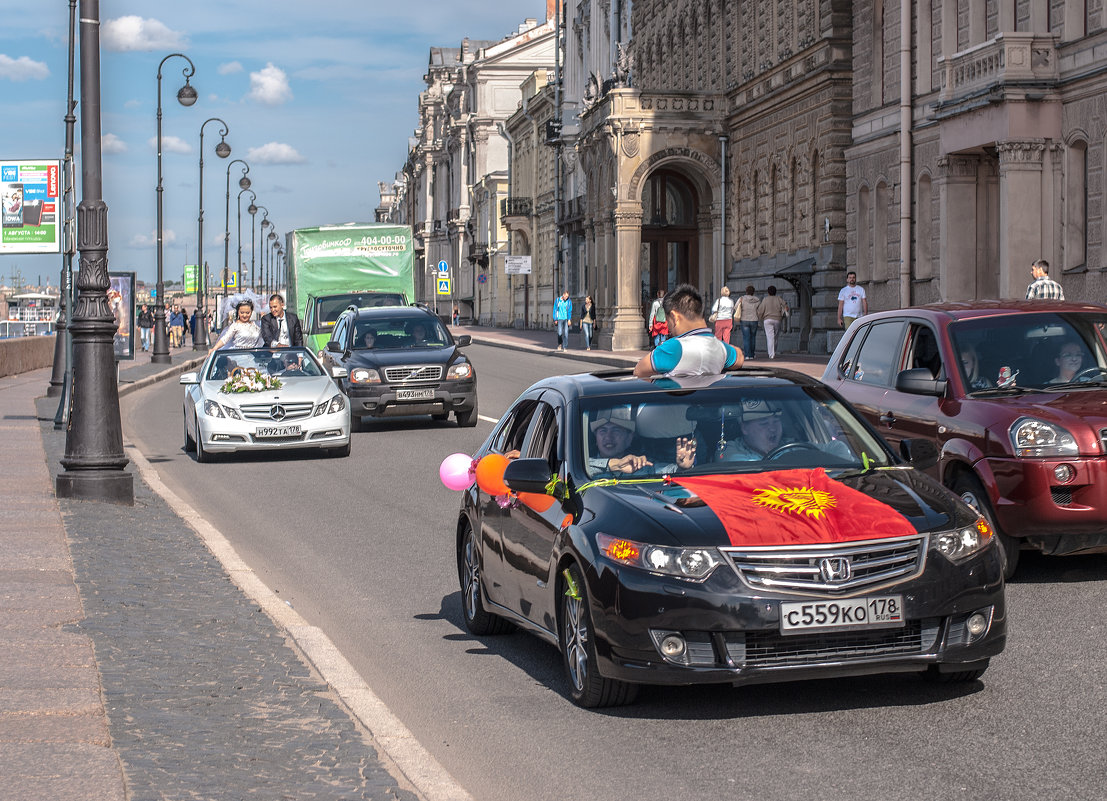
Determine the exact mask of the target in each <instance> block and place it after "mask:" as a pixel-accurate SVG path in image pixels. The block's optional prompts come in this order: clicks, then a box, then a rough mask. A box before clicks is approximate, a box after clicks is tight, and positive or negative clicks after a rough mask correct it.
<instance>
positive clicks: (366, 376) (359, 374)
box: [350, 367, 381, 384]
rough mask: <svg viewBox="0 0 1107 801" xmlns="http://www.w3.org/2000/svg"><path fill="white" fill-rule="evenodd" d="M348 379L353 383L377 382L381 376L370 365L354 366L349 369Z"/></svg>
mask: <svg viewBox="0 0 1107 801" xmlns="http://www.w3.org/2000/svg"><path fill="white" fill-rule="evenodd" d="M350 381H351V382H352V383H354V384H379V383H380V382H381V377H380V373H378V372H377V371H376V370H374V369H372V368H371V367H355V368H354V369H353V370H351V371H350Z"/></svg>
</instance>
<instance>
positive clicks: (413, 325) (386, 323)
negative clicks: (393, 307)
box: [353, 315, 451, 350]
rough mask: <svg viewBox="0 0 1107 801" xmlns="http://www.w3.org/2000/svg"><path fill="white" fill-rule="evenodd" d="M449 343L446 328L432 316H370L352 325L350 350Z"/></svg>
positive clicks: (417, 346)
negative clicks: (351, 345)
mask: <svg viewBox="0 0 1107 801" xmlns="http://www.w3.org/2000/svg"><path fill="white" fill-rule="evenodd" d="M450 342H451V340H450V335H449V333H448V332H447V331H446V327H445V326H443V325H442V323H441V322H439V321H438V320H437V319H436V318H434V317H428V316H421V317H410V316H399V315H397V316H396V317H374V318H373V319H372V320H359V321H358V323H357V326H356V327H355V328H354V341H353V348H354V350H369V349H373V350H405V349H408V348H444V347H446V346H447V345H449V344H450Z"/></svg>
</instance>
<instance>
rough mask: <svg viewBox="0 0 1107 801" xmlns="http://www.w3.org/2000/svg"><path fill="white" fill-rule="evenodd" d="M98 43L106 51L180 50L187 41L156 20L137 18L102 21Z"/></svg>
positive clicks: (128, 17) (129, 17) (127, 17)
mask: <svg viewBox="0 0 1107 801" xmlns="http://www.w3.org/2000/svg"><path fill="white" fill-rule="evenodd" d="M100 42H101V44H102V45H103V46H104V48H105V49H106V50H118V51H123V52H126V51H130V50H173V49H177V48H182V47H184V46H185V45H186V44H187V39H186V38H185V37H184V36H183V35H182V34H180V33H177V32H176V31H173V30H170V29H169V28H168V27H167V26H166V25H165V24H164V23H162V22H159V21H158V20H156V19H143V18H142V17H139V16H134V15H131V16H126V17H119V18H118V19H109V20H104V23H103V25H101V26H100Z"/></svg>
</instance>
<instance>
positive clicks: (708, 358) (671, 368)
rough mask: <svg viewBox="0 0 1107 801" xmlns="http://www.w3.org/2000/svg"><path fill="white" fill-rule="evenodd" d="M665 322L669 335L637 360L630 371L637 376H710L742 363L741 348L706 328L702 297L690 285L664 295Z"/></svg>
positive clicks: (733, 368)
mask: <svg viewBox="0 0 1107 801" xmlns="http://www.w3.org/2000/svg"><path fill="white" fill-rule="evenodd" d="M665 321H666V322H667V323H668V325H669V332H670V334H672V336H671V337H670V338H669V339H666V340H665V341H664V342H662V343H661V344H660V345H658V346H657V347H656V348H654V349H653V351H651V352H650V353H647V354H646V355H645V356H643V357H642V358H641V359H640V360H639V361H638V364H637V365H635V367H634V374H635V375H636V376H638V377H639V378H649V377H651V376H655V375H665V376H692V375H710V374H715V373H721V372H722V371H723V370H735V369H737V368H739V367H741V366H742V361H743V358H742V351H740V350H738V349H737V348H736V347H734V346H733V345H731V344H730V343H729V342H720V341H719V340H718V339H716V338H715V335H714V334H712V333H711V329H709V328H708V327H707V321H706V320H705V319H703V296H702V295H701V294H700V293H699V290H698V289H696V288H695V287H694V286H692V285H691V284H681V285H680V286H678V287H677V288H676V289H674V290H673V291H672V292H670V293H669V294H667V295H666V296H665Z"/></svg>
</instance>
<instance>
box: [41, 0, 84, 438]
mask: <svg viewBox="0 0 1107 801" xmlns="http://www.w3.org/2000/svg"><path fill="white" fill-rule="evenodd" d="M76 45H77V0H69V89H68V93H67V94H66V99H65V160H64V161H63V166H62V172H63V173H64V174H63V175H62V176H61V186H62V202H61V204H60V207H59V208H58V211H57V213H56V215H55V219H56V218H57V215H60V216H61V217H62V219H63V222H62V231H63V234H62V240H63V242H62V266H61V280H59V281H58V294H59V296H60V297H59V298H58V320H57V325H56V326H55V329H54V369H53V371H52V372H51V374H50V386H49V387H47V389H46V396H47V397H49V398H54V397H57V396H59V395H60V396H62V397H61V400H60V402H59V403H58V410H57V412H56V413H55V414H54V425H55V427H60V426H63V425H65V418H66V412H67V411H68V408H69V407H68V406H67V405H66V402H65V401H66V395H68V390H67V389H66V385H67V383H68V382H69V363H70V359H69V346H70V342H69V335H68V333H67V331H68V329H69V324H68V321H67V316H68V311H69V283H70V280H71V276H70V273H71V271H72V269H73V248H72V245H71V244H70V243H71V239H72V236H71V235H72V228H71V227H70V226H71V225H72V221H71V220H70V218H69V212H70V210H71V209H72V205H71V203H70V200H71V198H72V195H71V194H70V193H71V192H72V191H73V185H72V172H71V171H72V169H73V128H74V125H75V123H76V122H77V118H76V117H75V116H74V115H73V109H74V108H75V107H76V105H77V104H76V103H74V102H73V74H74V70H73V53H74V50H75V49H76Z"/></svg>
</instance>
